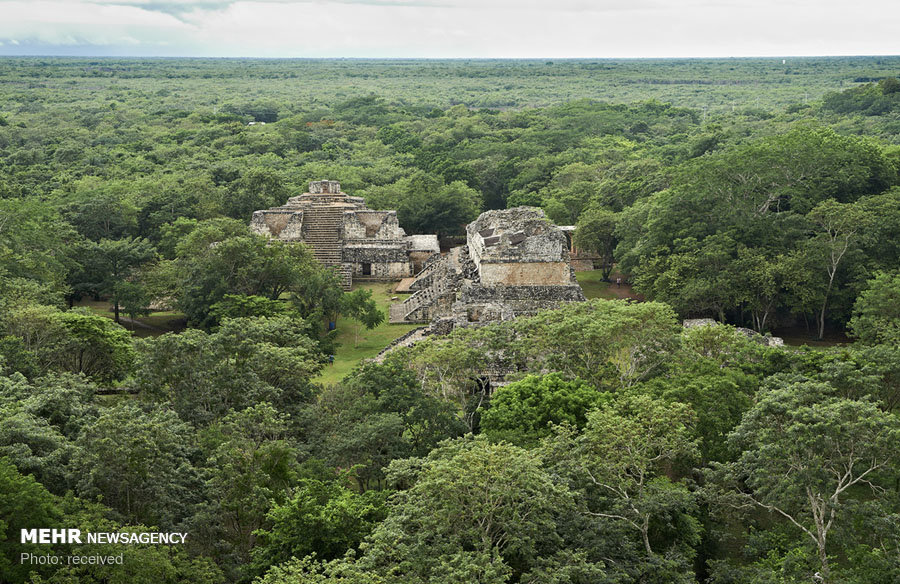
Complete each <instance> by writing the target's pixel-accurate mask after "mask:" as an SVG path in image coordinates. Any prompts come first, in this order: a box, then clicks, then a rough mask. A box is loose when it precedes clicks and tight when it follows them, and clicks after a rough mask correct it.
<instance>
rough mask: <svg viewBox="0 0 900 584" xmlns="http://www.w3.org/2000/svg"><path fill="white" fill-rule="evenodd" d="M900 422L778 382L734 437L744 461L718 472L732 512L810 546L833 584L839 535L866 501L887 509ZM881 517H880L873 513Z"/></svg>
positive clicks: (829, 394) (819, 388) (814, 387)
mask: <svg viewBox="0 0 900 584" xmlns="http://www.w3.org/2000/svg"><path fill="white" fill-rule="evenodd" d="M898 439H900V420H898V419H897V418H896V417H895V416H894V415H893V414H890V413H887V412H884V411H882V410H881V409H879V408H878V406H877V405H876V404H875V403H873V402H871V401H857V400H852V399H846V398H840V397H836V396H835V395H834V390H833V388H831V387H830V386H829V385H827V384H823V383H814V382H803V381H800V382H797V381H790V380H786V379H782V380H774V381H773V382H772V386H771V387H769V388H766V389H763V390H761V392H760V395H759V396H758V399H757V403H756V405H755V406H754V407H753V408H751V409H750V410H749V411H748V412H747V413H746V414H745V415H744V418H743V420H742V421H741V424H740V425H739V426H738V427H737V428H735V430H734V432H733V433H732V434H731V436H730V440H731V442H732V444H733V445H734V446H735V447H737V448H739V449H740V450H741V451H742V453H741V455H740V457H739V458H738V459H737V461H735V462H733V463H728V464H725V465H722V466H720V467H718V472H719V475H718V476H719V478H720V479H721V478H726V479H730V480H731V481H733V482H732V484H733V485H734V491H732V495H731V497H732V504H735V505H739V506H740V505H743V506H751V507H757V508H762V509H765V510H767V511H769V512H771V513H773V514H775V515H777V516H780V517H782V518H783V519H785V520H786V521H788V522H789V523H790V524H791V525H793V526H794V527H795V528H796V529H797V530H799V532H800V533H801V534H802V537H803V538H808V539H807V541H809V542H811V543H812V544H813V546H814V549H815V551H816V559H817V564H818V566H819V576H820V578H821V579H820V581H821V582H822V583H823V584H831V583H832V582H834V580H832V574H831V559H830V557H829V556H830V555H832V554H834V552H835V550H834V549H833V547H832V546H831V545H829V544H830V542H831V536H832V533H833V532H834V531H837V530H839V529H840V528H841V527H842V526H843V527H849V525H850V524H851V523H853V522H854V521H856V520H859V519H862V517H861V516H859V515H856V516H854V514H855V513H859V512H862V511H863V509H864V508H863V507H860V506H858V505H856V506H855V505H852V504H851V503H853V502H856V503H860V502H861V501H863V500H865V501H867V502H868V503H867V504H868V506H870V507H872V506H874V507H875V508H876V509H877V508H879V507H880V506H881V505H883V504H884V503H885V502H886V495H887V492H888V491H887V490H886V489H885V485H884V483H883V481H884V479H885V478H886V475H887V476H889V475H890V474H891V473H893V470H894V466H893V465H895V464H896V462H897V460H898V457H897V449H896V443H897V440H898ZM875 513H876V515H877V514H878V512H877V511H876V512H875Z"/></svg>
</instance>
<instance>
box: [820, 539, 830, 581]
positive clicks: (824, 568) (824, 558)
mask: <svg viewBox="0 0 900 584" xmlns="http://www.w3.org/2000/svg"><path fill="white" fill-rule="evenodd" d="M818 548H819V564H820V566H821V568H820V571H819V576H821V577H822V579H821V580H820V582H821V583H822V584H830V582H831V574H830V568H829V567H828V554H826V553H825V542H824V541H819V543H818Z"/></svg>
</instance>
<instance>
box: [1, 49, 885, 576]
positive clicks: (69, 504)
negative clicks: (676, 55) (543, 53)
mask: <svg viewBox="0 0 900 584" xmlns="http://www.w3.org/2000/svg"><path fill="white" fill-rule="evenodd" d="M898 76H900V58H898V57H882V58H876V57H871V58H862V57H860V58H803V59H800V58H797V59H785V60H782V59H721V60H658V61H656V60H610V61H604V60H572V61H555V62H554V61H502V60H498V61H494V60H484V61H478V60H475V61H418V60H409V61H399V60H398V61H373V60H362V61H355V60H321V61H319V60H228V59H222V60H218V59H80V58H79V59H76V58H71V59H68V58H65V59H64V58H38V57H35V58H20V59H11V58H10V59H2V60H0V582H12V583H18V582H31V583H34V584H36V583H54V584H63V583H65V584H74V583H85V584H94V583H96V584H118V583H124V582H128V583H132V582H133V583H143V582H146V583H148V584H149V583H154V584H156V583H176V582H197V583H209V584H212V583H226V582H227V583H255V584H287V583H289V582H290V583H298V582H299V583H309V584H338V583H343V584H416V583H423V584H424V583H434V584H443V583H446V584H451V583H453V584H455V583H460V582H473V583H474V582H478V583H483V584H501V583H533V584H539V583H540V584H587V583H600V584H606V583H608V584H620V583H621V584H625V583H631V582H641V583H656V584H668V583H709V584H732V583H733V584H748V583H749V584H794V583H797V584H799V583H809V582H822V583H825V584H863V583H867V584H868V583H873V584H874V583H884V584H888V583H894V582H898V581H900V451H898V450H897V448H896V445H897V443H898V440H900V418H898V415H900V411H898V408H900V81H898ZM317 179H334V180H339V181H340V182H341V184H342V187H343V190H344V191H346V192H347V193H350V194H352V195H359V196H363V197H365V198H366V201H367V204H368V205H369V206H370V207H371V208H381V209H396V210H397V211H398V217H399V220H400V223H401V226H402V227H403V228H404V229H405V230H406V231H407V233H411V234H413V233H437V234H439V236H440V237H441V238H442V239H443V240H444V242H445V243H447V244H452V243H453V242H454V241H458V239H459V236H460V235H461V234H462V233H463V232H464V227H465V225H466V224H467V223H468V222H470V221H472V220H473V219H475V218H476V217H477V216H478V214H479V213H480V212H482V211H485V210H490V209H502V208H509V207H516V206H520V205H531V206H538V207H541V208H543V209H544V211H545V212H546V214H547V215H548V216H549V217H550V218H551V219H552V220H553V221H554V222H556V223H558V224H561V225H575V226H576V227H577V230H576V238H577V244H578V245H579V247H580V248H581V249H584V250H589V251H591V252H594V253H595V254H596V256H597V257H598V258H599V259H598V268H599V269H598V270H597V273H598V274H599V278H598V279H599V280H606V281H608V280H609V279H610V278H611V276H612V275H613V274H615V277H618V278H622V279H623V280H624V282H625V285H626V286H628V289H629V290H632V291H633V292H634V297H635V298H638V299H640V301H627V300H608V299H603V298H593V299H591V300H589V301H588V302H585V303H577V304H572V305H568V306H567V307H565V308H561V309H557V310H548V311H544V312H541V313H539V314H537V315H535V316H533V317H523V318H519V319H515V320H511V321H506V322H502V323H496V324H491V325H487V326H483V327H479V328H472V329H459V330H456V331H454V332H453V333H451V334H450V335H446V336H432V337H429V339H428V340H425V341H421V342H419V343H416V344H414V345H412V346H410V347H404V348H400V349H397V350H394V351H392V352H390V353H388V354H387V356H386V357H385V358H384V359H382V360H380V361H377V362H376V361H371V360H364V359H359V356H358V355H356V354H355V353H353V355H354V356H355V357H354V358H355V361H354V363H353V364H354V366H353V367H352V369H351V370H350V373H349V374H347V375H346V376H343V377H342V378H340V379H339V380H336V382H333V383H332V382H330V381H328V382H326V381H323V377H322V375H323V372H325V371H327V370H328V368H329V367H331V365H329V363H330V362H331V361H332V360H333V359H334V355H335V354H338V353H339V352H340V351H342V350H347V348H348V347H346V344H347V342H346V340H342V339H344V338H342V337H339V336H338V334H339V333H340V330H338V331H335V330H331V328H332V327H330V326H329V323H333V322H335V321H337V322H338V323H339V326H338V329H340V328H341V326H340V325H341V323H349V322H355V323H356V324H355V325H353V326H355V336H356V337H357V338H358V337H359V334H360V333H359V330H360V328H361V327H362V328H366V327H367V328H369V329H372V328H374V327H381V328H383V329H385V330H391V329H390V325H386V324H382V322H381V321H382V320H383V316H382V315H381V313H380V312H379V308H378V305H377V304H376V302H375V299H373V297H372V291H371V290H370V289H366V288H364V287H362V288H358V289H356V290H354V291H353V292H349V293H345V292H343V291H342V289H341V286H340V282H339V280H338V278H337V276H336V275H335V274H333V273H332V272H331V271H329V270H328V269H326V268H324V267H322V266H321V265H319V264H318V263H317V262H316V260H315V259H314V257H313V255H312V253H311V252H310V251H309V250H308V249H307V248H306V247H304V246H303V245H285V244H278V243H271V242H268V241H267V240H265V239H264V238H262V237H260V236H257V235H254V234H253V233H252V232H251V231H250V229H249V227H248V223H249V219H250V215H251V214H252V212H253V211H254V210H257V209H263V208H268V207H272V206H276V205H281V204H283V203H284V202H285V200H286V199H287V198H288V197H290V196H293V195H296V194H299V193H302V192H303V191H304V190H305V187H306V183H307V182H308V181H310V180H317ZM589 296H590V295H589ZM339 316H340V317H341V318H342V319H343V320H338V317H339ZM695 317H707V318H713V319H715V320H716V321H718V323H719V325H718V326H702V327H694V328H685V327H682V326H681V322H682V320H683V319H685V318H695ZM746 329H752V330H753V331H756V332H757V333H760V334H762V335H781V336H784V337H785V338H786V339H787V340H788V341H789V342H788V344H787V345H786V346H769V345H768V344H765V343H760V342H759V340H760V339H764V338H766V337H764V336H760V335H757V334H752V333H750V332H748V331H747V330H746ZM393 330H396V331H397V332H396V334H394V335H393V336H392V337H391V338H394V337H398V336H400V335H401V334H402V333H403V332H405V331H406V330H408V329H402V330H398V329H393ZM342 343H343V345H344V346H342ZM492 370H504V371H513V372H514V373H511V374H509V375H508V376H507V381H509V383H508V384H505V385H502V386H500V387H492V386H491V385H490V384H489V383H486V379H485V372H486V371H492ZM34 527H77V528H80V529H82V530H84V531H121V532H155V531H164V532H168V531H179V532H184V533H187V534H188V535H187V539H186V542H185V545H183V546H177V545H162V544H160V545H150V544H148V545H139V546H128V547H127V548H122V547H121V546H119V547H116V546H114V545H112V544H83V545H81V544H54V545H53V546H34V545H27V544H26V545H20V544H19V530H20V529H22V528H34ZM48 550H49V552H48ZM23 551H26V552H33V553H36V554H37V553H40V554H47V553H54V554H104V555H105V554H119V553H122V554H123V555H124V562H123V563H122V564H121V565H111V566H102V567H98V566H95V565H65V566H54V565H30V564H28V563H22V562H21V561H20V559H19V558H20V553H21V552H23Z"/></svg>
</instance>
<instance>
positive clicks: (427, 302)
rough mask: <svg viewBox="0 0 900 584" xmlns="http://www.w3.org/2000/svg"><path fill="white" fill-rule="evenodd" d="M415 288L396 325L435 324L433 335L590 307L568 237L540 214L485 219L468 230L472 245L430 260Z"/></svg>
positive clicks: (529, 210)
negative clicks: (572, 305) (574, 305)
mask: <svg viewBox="0 0 900 584" xmlns="http://www.w3.org/2000/svg"><path fill="white" fill-rule="evenodd" d="M409 289H410V290H411V291H413V292H414V293H413V295H412V296H410V297H409V298H408V299H407V300H406V301H405V302H401V303H397V304H393V305H392V306H391V309H390V321H391V322H393V323H428V322H430V323H432V325H431V328H432V329H433V330H434V331H435V332H446V331H448V330H450V329H452V328H454V327H460V326H473V325H478V324H484V323H488V322H493V321H498V320H508V319H511V318H515V317H517V316H521V315H530V314H534V313H536V312H538V311H539V310H542V309H545V308H553V307H555V306H558V305H559V304H561V303H564V302H582V301H584V300H585V297H584V292H582V290H581V287H580V286H579V285H578V282H577V281H576V280H575V274H574V272H573V270H572V267H571V265H570V262H569V243H568V240H567V238H566V235H565V234H564V233H563V232H562V230H560V228H559V227H557V226H556V225H554V224H553V223H551V222H550V221H549V220H548V219H547V218H546V216H545V215H544V212H543V211H542V210H540V209H537V208H534V207H517V208H515V209H506V210H501V211H487V212H485V213H482V214H481V216H480V217H478V219H476V220H475V221H474V222H472V223H470V224H469V226H468V227H467V228H466V245H464V246H461V247H457V248H453V249H452V250H450V252H449V253H448V254H447V255H446V256H444V257H440V256H434V257H432V258H431V259H430V260H429V261H428V262H427V263H426V264H425V267H424V269H423V270H422V271H421V272H420V273H419V274H418V275H417V276H416V279H415V280H414V281H413V282H412V283H411V284H410V286H409Z"/></svg>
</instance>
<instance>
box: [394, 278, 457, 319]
mask: <svg viewBox="0 0 900 584" xmlns="http://www.w3.org/2000/svg"><path fill="white" fill-rule="evenodd" d="M444 282H446V280H443V281H441V284H443V283H444ZM441 284H438V285H436V286H432V287H430V288H423V289H422V290H419V291H418V292H416V293H415V294H413V295H412V296H410V297H409V298H407V299H406V300H404V301H403V302H400V303H398V304H392V305H391V307H390V314H389V316H390V322H392V323H401V322H406V323H410V322H429V321H430V320H431V310H430V309H431V307H432V306H433V305H434V303H435V302H437V301H438V299H440V298H442V297H444V296H446V295H447V294H453V293H455V290H454V288H453V287H452V286H449V285H441Z"/></svg>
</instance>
